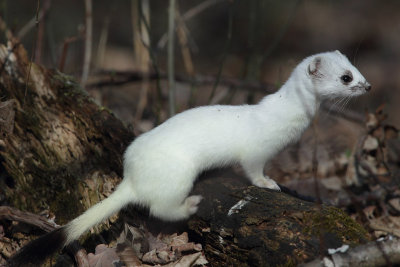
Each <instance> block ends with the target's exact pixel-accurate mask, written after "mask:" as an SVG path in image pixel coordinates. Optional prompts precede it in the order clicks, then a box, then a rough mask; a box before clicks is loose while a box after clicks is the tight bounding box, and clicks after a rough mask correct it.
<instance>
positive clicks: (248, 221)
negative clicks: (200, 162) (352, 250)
mask: <svg viewBox="0 0 400 267" xmlns="http://www.w3.org/2000/svg"><path fill="white" fill-rule="evenodd" d="M211 176H212V177H213V179H208V178H207V179H204V180H200V181H199V183H198V184H197V185H196V188H195V190H194V191H195V193H196V194H202V195H204V196H206V197H205V199H204V200H203V201H202V203H201V206H200V209H199V211H198V213H197V215H196V216H195V217H194V218H193V219H191V220H190V221H189V227H190V229H191V230H193V231H194V232H195V233H196V234H195V235H197V236H198V238H200V239H201V240H202V243H203V244H204V248H203V249H204V250H205V253H206V257H207V259H208V260H209V261H210V262H212V263H213V264H214V265H215V266H277V265H279V266H295V265H297V264H298V263H301V262H307V261H310V260H312V259H314V258H316V257H317V256H319V255H320V253H321V251H322V252H323V253H324V251H323V250H325V249H327V248H337V247H340V246H342V245H343V244H349V245H350V246H354V245H357V244H359V243H362V242H365V241H367V236H368V234H367V233H366V231H365V230H364V228H363V227H362V226H360V225H359V224H358V223H356V222H355V221H353V220H352V219H351V218H350V217H349V216H347V215H346V214H345V213H344V212H343V211H341V210H340V209H337V208H335V207H329V206H325V205H316V204H315V203H312V202H307V201H303V200H300V199H298V198H295V197H292V196H290V195H288V194H285V193H282V192H276V191H272V190H268V189H262V188H257V187H254V186H246V185H245V180H244V179H237V178H236V179H235V178H232V177H233V176H234V175H232V174H230V175H229V176H227V175H226V174H219V175H211ZM214 176H215V177H214ZM217 176H218V177H217ZM221 176H222V177H221Z"/></svg>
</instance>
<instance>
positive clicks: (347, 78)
mask: <svg viewBox="0 0 400 267" xmlns="http://www.w3.org/2000/svg"><path fill="white" fill-rule="evenodd" d="M340 79H341V80H342V81H343V83H345V84H347V83H351V81H352V80H353V77H351V76H350V75H347V74H345V75H343V76H342V77H340Z"/></svg>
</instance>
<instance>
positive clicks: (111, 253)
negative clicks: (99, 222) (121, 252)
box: [88, 244, 120, 267]
mask: <svg viewBox="0 0 400 267" xmlns="http://www.w3.org/2000/svg"><path fill="white" fill-rule="evenodd" d="M88 259H89V266H90V267H109V266H113V265H114V264H113V263H114V262H118V261H119V260H120V259H119V257H118V255H117V253H116V251H115V248H109V247H107V246H106V245H104V244H100V245H98V246H97V247H96V250H95V254H93V253H89V254H88Z"/></svg>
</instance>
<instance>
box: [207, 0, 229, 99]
mask: <svg viewBox="0 0 400 267" xmlns="http://www.w3.org/2000/svg"><path fill="white" fill-rule="evenodd" d="M232 24H233V1H231V2H230V5H229V18H228V33H227V38H226V42H225V47H224V50H223V54H222V59H221V63H220V65H219V68H218V73H217V79H215V83H214V86H213V89H212V91H211V94H210V96H209V98H208V103H211V101H212V100H213V98H214V95H215V92H216V91H217V87H218V84H219V81H220V78H221V75H222V69H223V68H224V64H225V59H226V56H227V54H228V51H229V48H230V46H231V41H232V28H233V27H232Z"/></svg>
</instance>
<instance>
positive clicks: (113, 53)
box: [0, 0, 400, 180]
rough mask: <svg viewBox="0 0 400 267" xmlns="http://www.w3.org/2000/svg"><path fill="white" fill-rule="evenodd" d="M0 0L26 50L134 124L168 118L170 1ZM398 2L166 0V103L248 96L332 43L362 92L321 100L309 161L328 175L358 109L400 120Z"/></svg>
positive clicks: (142, 126) (288, 159) (303, 146)
mask: <svg viewBox="0 0 400 267" xmlns="http://www.w3.org/2000/svg"><path fill="white" fill-rule="evenodd" d="M90 3H91V5H92V6H91V7H90V5H88V4H90ZM0 7H1V17H2V18H3V20H4V22H5V23H6V25H7V27H8V28H9V29H10V30H11V32H12V33H13V34H14V36H16V37H18V38H19V39H20V41H21V42H22V44H23V45H24V46H25V48H26V49H27V51H28V55H29V57H31V58H32V59H33V60H34V61H35V62H36V63H38V64H42V65H44V66H45V67H47V68H56V69H59V70H60V71H62V72H64V73H67V74H69V75H72V76H74V77H76V79H77V80H78V81H80V82H81V84H82V86H83V87H84V88H85V89H86V90H87V91H88V92H89V93H90V94H91V96H93V98H94V99H95V100H96V101H97V102H98V103H99V104H101V105H104V106H105V107H107V108H109V109H111V110H112V111H113V112H114V113H115V114H116V116H117V117H119V118H120V119H122V120H123V121H124V122H125V123H126V124H127V125H132V126H133V127H132V128H133V130H134V131H135V133H136V134H140V133H142V132H145V131H148V130H149V129H151V128H152V127H154V126H156V125H157V124H159V123H160V122H162V121H164V120H165V119H167V118H168V116H169V114H170V111H169V108H168V106H169V104H168V87H169V85H168V80H167V74H168V45H169V44H170V43H169V40H170V39H171V38H170V37H171V35H168V17H169V16H168V14H169V13H168V8H169V1H165V0H151V1H149V0H120V1H106V0H96V1H93V2H92V1H89V0H79V1H78V0H70V1H62V0H41V1H32V0H3V1H1V5H0ZM399 12H400V2H399V1H396V0H385V1H378V0H353V1H344V0H335V1H332V0H286V1H272V0H251V1H244V0H204V1H199V0H184V1H183V0H177V1H176V8H175V9H174V13H175V14H173V17H174V18H175V20H174V21H175V30H174V31H173V32H174V34H173V40H174V42H173V50H172V52H173V54H171V58H174V66H173V69H174V70H175V85H173V87H174V88H175V90H176V92H175V95H176V97H175V99H176V103H175V104H174V105H173V106H174V108H175V112H180V111H183V110H185V109H188V108H190V107H194V106H199V105H207V104H243V103H249V104H251V103H256V102H257V101H259V100H260V99H261V98H262V97H263V96H264V95H266V94H267V93H270V92H273V91H275V90H277V89H278V88H279V87H280V85H281V84H282V83H284V82H285V80H286V79H287V77H288V76H289V75H290V73H291V71H292V69H293V68H294V67H295V66H296V65H297V63H298V62H299V61H301V60H302V59H303V58H305V57H307V56H309V55H311V54H315V53H319V52H325V51H331V50H340V51H341V52H342V53H343V54H345V55H347V56H348V58H349V60H350V61H351V62H352V63H353V64H354V65H355V66H356V67H357V68H358V69H359V70H360V71H361V73H362V74H363V75H364V76H365V77H366V78H367V80H368V81H369V82H370V83H371V84H372V91H371V92H370V93H368V94H366V95H364V96H362V97H359V98H357V99H354V100H352V101H350V103H349V104H348V105H347V106H346V107H344V106H343V105H342V104H340V103H338V104H337V105H336V107H335V108H325V109H323V111H322V114H321V115H320V120H319V121H318V123H317V125H318V127H319V128H320V129H319V148H318V149H319V150H318V153H319V160H320V164H319V168H320V169H321V176H329V175H328V173H329V168H331V169H332V168H337V166H336V167H334V166H330V165H329V164H331V165H332V164H333V163H332V161H331V160H330V159H332V158H335V157H336V158H340V156H341V155H343V154H346V153H347V154H349V153H350V152H351V151H352V149H353V147H354V145H355V144H356V142H357V140H358V139H359V138H360V136H361V135H362V134H363V133H365V126H364V117H365V113H366V111H370V112H372V111H374V110H375V109H376V108H377V107H379V106H381V105H382V104H385V107H384V111H385V113H387V114H388V119H387V121H388V122H389V123H391V124H394V125H397V126H398V125H400V116H398V114H399V111H400V107H399V105H398V102H399V98H400V94H399V90H398V88H399V87H400V75H398V72H399V68H400V61H399V59H400V49H399V44H400V15H399ZM36 21H39V23H36ZM2 38H3V41H5V39H4V37H2ZM170 53H171V52H170ZM88 55H90V57H88ZM310 142H312V133H306V134H305V135H304V137H303V139H302V141H301V142H300V143H299V144H297V145H296V146H294V147H291V148H289V149H287V150H286V151H284V152H283V153H282V155H281V156H280V157H278V159H277V160H276V162H277V163H276V165H279V166H278V167H277V168H272V169H273V170H272V172H274V170H275V171H277V170H279V172H280V171H282V169H283V170H284V172H285V173H290V175H291V176H293V172H292V171H293V170H294V169H296V170H299V169H300V170H304V171H307V170H308V171H309V170H310V169H311V165H310V164H311V161H312V160H311V154H312V153H311V152H310V149H308V148H309V144H310ZM293 151H295V152H293ZM301 151H303V152H301ZM349 151H350V152H349ZM294 154H296V155H294ZM324 159H326V164H325V165H324V163H323V162H324ZM295 163H297V164H295ZM335 164H336V163H335ZM324 166H325V167H324ZM329 166H330V167H329ZM324 168H325V170H324ZM279 174H282V173H279ZM276 175H278V174H276ZM279 176H280V177H285V176H284V175H279ZM300 176H301V175H300ZM282 179H283V180H285V179H284V178H282ZM288 179H289V178H288Z"/></svg>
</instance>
